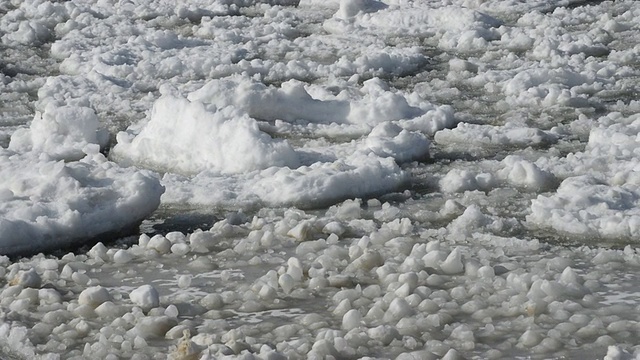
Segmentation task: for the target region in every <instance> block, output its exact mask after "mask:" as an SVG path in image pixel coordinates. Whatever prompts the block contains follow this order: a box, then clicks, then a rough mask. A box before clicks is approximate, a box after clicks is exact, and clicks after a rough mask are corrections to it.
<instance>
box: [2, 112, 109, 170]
mask: <svg viewBox="0 0 640 360" xmlns="http://www.w3.org/2000/svg"><path fill="white" fill-rule="evenodd" d="M98 126H99V122H98V117H97V116H96V114H95V113H94V112H93V110H91V109H89V108H86V107H76V106H63V107H55V106H53V104H50V105H49V106H48V107H47V110H45V112H44V114H40V113H36V115H35V117H34V118H33V120H32V121H31V126H30V127H29V128H22V129H18V130H17V131H16V132H15V133H13V135H12V136H11V142H10V143H9V150H12V151H15V152H21V153H24V152H30V151H31V152H34V153H45V154H47V155H48V156H50V157H51V158H52V159H55V160H67V161H71V160H79V159H81V158H83V157H84V156H85V152H86V153H89V152H90V151H93V152H96V151H97V150H99V149H100V147H101V146H104V145H106V140H107V139H106V137H107V136H108V134H107V133H106V132H105V131H104V130H103V129H99V128H98ZM85 147H89V149H85Z"/></svg>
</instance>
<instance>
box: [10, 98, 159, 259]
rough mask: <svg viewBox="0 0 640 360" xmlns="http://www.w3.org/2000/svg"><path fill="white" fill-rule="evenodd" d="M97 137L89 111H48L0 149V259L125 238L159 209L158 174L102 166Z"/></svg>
mask: <svg viewBox="0 0 640 360" xmlns="http://www.w3.org/2000/svg"><path fill="white" fill-rule="evenodd" d="M98 134H99V131H98V121H97V118H96V116H95V114H93V112H92V111H91V110H89V109H86V108H76V107H63V108H49V109H48V110H47V111H46V112H45V113H44V114H42V115H36V117H35V118H34V121H33V123H32V126H31V128H29V129H24V130H22V131H18V132H16V134H15V135H14V136H13V137H12V138H11V142H10V146H9V149H0V164H1V166H0V199H1V200H2V201H1V202H0V253H1V254H5V255H11V254H18V253H25V252H36V251H43V250H52V249H57V248H61V247H65V246H69V245H77V244H81V243H83V242H88V241H91V239H93V238H95V237H98V236H100V235H104V234H107V233H110V234H114V233H115V234H119V233H124V232H126V231H128V230H130V229H131V228H132V227H134V226H137V224H138V223H139V222H140V221H142V219H144V218H145V217H146V216H147V215H149V214H150V213H151V212H153V211H154V210H155V209H156V208H157V207H158V205H159V204H160V196H161V195H162V193H163V191H164V188H163V187H162V186H161V185H160V182H159V180H158V179H157V177H156V176H155V175H153V174H152V173H150V172H148V171H144V170H143V171H140V170H136V169H124V168H121V167H120V166H118V165H116V164H115V163H113V162H110V161H107V159H106V158H105V157H104V156H103V155H102V154H100V153H99V152H98V151H99V149H100V145H99V144H97V143H96V141H97V138H98V137H99V136H98ZM79 158H80V159H79ZM78 159H79V160H78Z"/></svg>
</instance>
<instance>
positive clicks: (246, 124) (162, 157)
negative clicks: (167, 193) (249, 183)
mask: <svg viewBox="0 0 640 360" xmlns="http://www.w3.org/2000/svg"><path fill="white" fill-rule="evenodd" d="M117 140H118V144H117V145H116V146H115V147H114V148H113V150H112V152H111V156H112V157H113V158H114V159H115V160H116V161H119V162H123V163H135V164H140V165H143V166H146V167H151V168H154V169H158V170H162V171H172V172H177V173H184V174H195V173H199V172H201V171H205V170H207V171H211V172H214V173H219V174H235V173H243V172H247V171H251V170H257V169H265V168H268V167H270V166H290V167H296V166H298V164H299V159H298V157H297V155H296V153H295V152H294V151H293V149H292V148H291V146H290V145H289V144H288V143H287V142H286V141H283V140H274V139H272V138H271V137H270V136H269V135H267V134H266V133H264V132H262V131H260V129H258V124H257V123H256V121H255V120H253V119H250V118H249V117H247V116H246V115H242V114H239V113H237V112H236V111H235V110H234V109H233V108H231V107H227V108H223V109H219V110H216V111H209V110H207V109H206V108H205V106H204V105H203V104H202V103H200V102H192V101H189V100H187V99H184V98H180V97H174V96H170V95H164V96H162V97H161V98H160V99H158V101H156V103H155V104H154V106H153V110H152V111H151V115H150V118H149V121H148V123H147V124H146V125H145V126H144V127H143V128H142V130H141V131H140V133H139V134H137V135H133V134H130V133H126V132H120V133H119V134H118V136H117Z"/></svg>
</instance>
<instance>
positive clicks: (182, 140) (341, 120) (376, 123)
mask: <svg viewBox="0 0 640 360" xmlns="http://www.w3.org/2000/svg"><path fill="white" fill-rule="evenodd" d="M336 88H337V89H339V90H340V91H339V92H338V93H337V94H333V93H331V92H330V91H328V90H327V89H326V88H324V87H320V86H311V87H310V88H309V90H307V89H305V87H304V84H303V83H301V82H299V81H297V80H291V81H289V82H286V83H283V84H282V85H281V86H280V87H274V86H266V85H264V84H262V83H260V82H258V81H256V80H252V79H250V78H247V77H242V76H234V77H231V78H224V79H220V80H213V81H211V82H209V83H207V84H205V85H204V86H203V87H202V88H201V89H198V90H197V91H194V92H192V93H190V94H189V95H188V96H187V98H183V97H180V96H176V95H169V94H165V95H163V97H162V98H160V99H159V100H158V101H157V102H156V103H155V104H154V107H153V110H152V111H151V113H150V115H149V118H148V119H146V121H143V122H142V123H141V124H136V125H135V126H133V127H132V128H131V129H130V130H128V131H126V132H121V133H119V134H118V137H117V144H116V145H115V147H114V148H113V150H112V151H111V156H112V158H113V159H115V160H116V161H118V162H121V163H123V164H137V165H139V166H143V167H149V168H152V169H156V170H159V171H162V172H165V175H164V177H163V183H164V184H165V186H166V187H167V192H166V193H165V195H164V197H163V201H164V202H165V203H177V204H192V205H198V206H205V205H206V206H221V205H222V206H232V207H238V206H249V205H251V204H254V203H262V204H266V205H287V204H295V205H298V206H301V207H307V208H308V207H318V206H322V205H327V204H331V203H333V202H335V201H338V200H341V199H344V198H348V197H354V196H355V197H367V196H373V195H380V194H383V193H386V192H390V191H394V190H397V189H400V188H401V187H402V186H406V184H407V181H408V176H407V174H406V173H405V172H404V171H403V170H402V169H401V168H400V167H399V164H402V163H405V162H409V161H413V160H421V159H427V158H428V156H429V144H430V142H429V140H428V138H427V136H426V135H425V134H424V133H423V132H426V133H431V134H432V133H435V132H436V131H437V130H439V129H441V128H443V127H446V126H451V125H452V124H453V121H454V119H453V113H452V110H451V108H450V107H448V106H440V107H437V106H433V105H431V104H430V103H429V102H428V101H426V100H424V99H422V98H421V97H420V96H418V95H417V94H415V93H410V94H403V93H401V92H399V91H392V90H391V89H389V88H388V86H387V85H386V84H385V83H384V82H383V81H382V80H380V79H378V78H373V79H370V80H367V81H365V82H364V83H363V85H362V86H353V85H351V84H345V85H343V86H342V87H338V86H336ZM164 91H166V92H167V93H170V92H171V90H170V89H165V90H164ZM310 92H311V93H313V94H314V95H315V96H316V97H313V96H312V95H311V93H310ZM259 121H260V122H259ZM261 128H262V129H261ZM263 129H264V131H263ZM343 130H345V131H343ZM265 131H268V132H271V133H273V135H274V136H276V137H277V136H278V135H279V134H282V133H286V132H290V133H293V134H295V133H296V132H303V131H306V132H310V133H311V135H313V133H322V134H323V135H324V136H327V137H336V136H350V137H352V138H353V140H352V141H351V142H348V143H338V144H333V143H331V142H325V143H323V142H318V143H316V144H311V145H304V146H301V147H296V148H294V146H292V145H291V144H290V143H289V142H288V141H287V140H286V139H279V138H273V137H272V136H270V135H269V134H267V133H266V132H265ZM185 184H187V185H186V186H185ZM213 188H215V189H216V191H214V192H212V191H210V189H213Z"/></svg>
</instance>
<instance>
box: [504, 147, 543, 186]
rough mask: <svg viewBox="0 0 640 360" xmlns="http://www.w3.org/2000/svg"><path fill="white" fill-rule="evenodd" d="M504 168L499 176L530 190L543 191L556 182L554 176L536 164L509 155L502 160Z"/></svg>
mask: <svg viewBox="0 0 640 360" xmlns="http://www.w3.org/2000/svg"><path fill="white" fill-rule="evenodd" d="M502 164H503V165H504V168H503V169H502V170H500V171H498V176H500V177H501V178H503V179H505V180H507V181H508V182H509V183H511V184H513V185H515V186H517V187H522V188H524V189H527V190H530V191H541V190H544V189H548V188H550V187H551V186H552V185H553V183H554V180H555V179H554V176H553V175H552V174H551V173H549V172H547V171H544V170H541V169H540V168H539V167H538V166H537V165H536V164H534V163H531V162H529V161H527V160H524V159H522V158H519V157H517V156H514V155H509V156H507V157H506V158H504V160H502Z"/></svg>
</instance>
